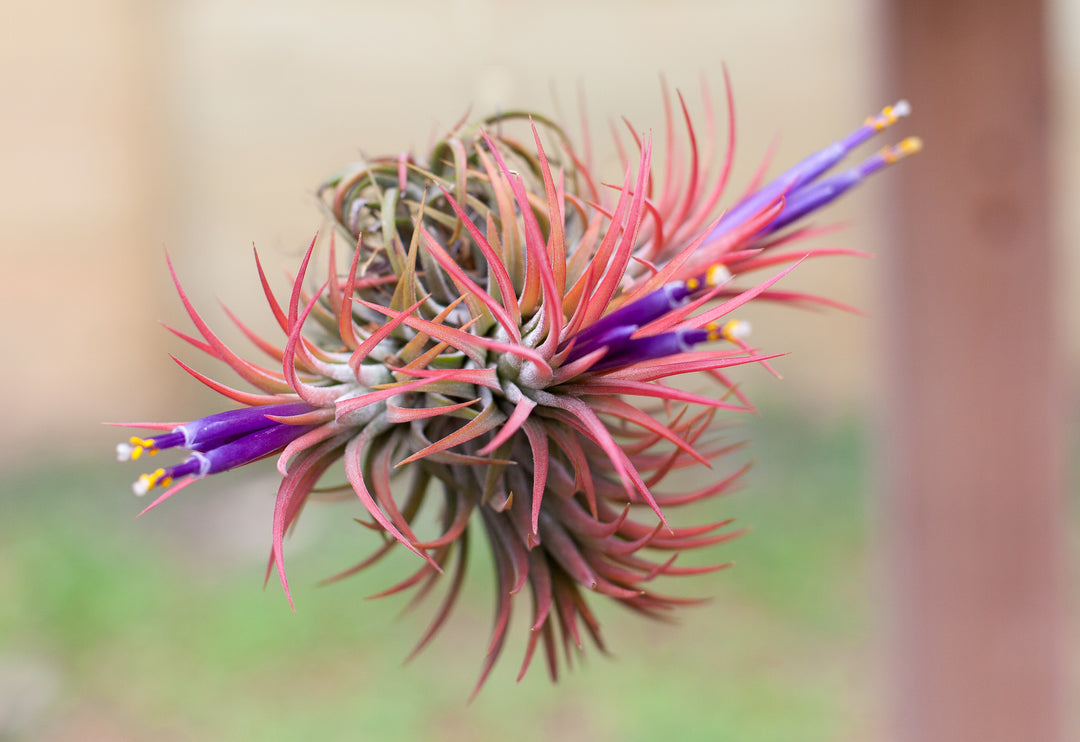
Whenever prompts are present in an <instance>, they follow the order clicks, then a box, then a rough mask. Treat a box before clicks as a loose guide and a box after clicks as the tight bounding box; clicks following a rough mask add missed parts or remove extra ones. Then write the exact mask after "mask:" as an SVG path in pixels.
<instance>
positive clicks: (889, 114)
mask: <svg viewBox="0 0 1080 742" xmlns="http://www.w3.org/2000/svg"><path fill="white" fill-rule="evenodd" d="M909 113H911V105H910V104H909V103H908V102H907V101H906V100H901V101H897V102H896V103H894V104H893V105H891V106H885V107H884V108H882V109H881V113H879V114H878V115H877V116H871V117H870V118H868V119H866V126H872V127H874V129H876V130H877V131H881V130H882V129H884V128H886V127H889V126H892V125H893V124H895V123H896V122H897V121H899V120H900V119H901V118H903V117H904V116H907V115H908V114H909Z"/></svg>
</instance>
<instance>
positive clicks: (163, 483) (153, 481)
mask: <svg viewBox="0 0 1080 742" xmlns="http://www.w3.org/2000/svg"><path fill="white" fill-rule="evenodd" d="M316 409H317V408H315V407H313V406H312V405H309V404H307V403H306V402H295V403H289V404H279V405H263V406H259V407H250V408H245V409H239V410H229V411H227V412H219V413H218V414H216V415H210V416H208V417H203V418H199V419H198V420H192V421H191V422H189V423H185V424H183V425H178V426H177V427H175V428H173V429H172V431H170V432H168V433H165V434H164V435H158V436H154V437H153V438H139V437H137V436H132V437H131V438H130V439H129V441H128V443H121V444H119V445H117V447H116V455H117V459H119V460H120V461H127V460H128V459H138V458H139V457H140V456H142V454H143V453H147V454H149V455H150V456H153V455H155V454H156V453H157V452H158V451H162V450H165V449H168V448H176V447H183V448H186V449H188V450H189V451H191V452H192V453H191V455H190V456H188V457H187V458H186V459H184V460H183V461H182V462H180V463H179V464H177V465H176V466H171V467H162V468H158V469H157V470H155V471H153V472H151V473H150V474H143V475H142V476H140V477H139V478H138V480H136V482H135V484H134V485H133V489H134V490H135V494H137V495H144V494H146V493H147V492H148V491H149V490H150V489H151V488H153V487H155V486H160V487H168V486H169V484H171V483H172V481H173V480H175V479H177V478H179V477H184V476H194V477H205V476H207V475H209V474H217V473H219V472H223V471H228V470H229V469H235V468H236V467H238V466H243V465H244V464H249V463H251V462H252V461H255V460H256V459H261V458H262V457H263V456H266V455H268V454H271V453H274V452H275V451H278V450H280V449H282V448H284V447H285V446H287V445H288V444H289V443H291V442H292V441H294V440H296V439H297V438H299V437H300V436H301V435H303V434H304V433H306V432H308V431H309V430H312V429H313V428H314V427H316V426H315V425H305V424H292V423H287V422H278V421H275V420H271V419H270V416H271V415H273V416H275V417H294V416H297V415H304V414H306V413H309V412H313V411H315V410H316Z"/></svg>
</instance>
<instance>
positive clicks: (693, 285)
mask: <svg viewBox="0 0 1080 742" xmlns="http://www.w3.org/2000/svg"><path fill="white" fill-rule="evenodd" d="M700 285H701V281H699V280H697V279H696V278H691V279H689V280H688V281H687V282H686V288H688V289H690V290H691V291H696V290H697V287H698V286H700Z"/></svg>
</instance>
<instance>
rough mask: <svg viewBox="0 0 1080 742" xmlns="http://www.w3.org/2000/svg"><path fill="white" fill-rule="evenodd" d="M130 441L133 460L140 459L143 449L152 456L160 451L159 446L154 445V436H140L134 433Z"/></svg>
mask: <svg viewBox="0 0 1080 742" xmlns="http://www.w3.org/2000/svg"><path fill="white" fill-rule="evenodd" d="M128 442H129V443H130V444H131V460H132V461H138V459H139V457H140V456H142V455H143V451H146V452H147V453H148V454H150V455H151V456H153V455H155V454H156V453H157V452H158V450H157V448H155V446H154V439H153V438H139V437H137V436H134V435H133V436H131V438H130V439H129V440H128Z"/></svg>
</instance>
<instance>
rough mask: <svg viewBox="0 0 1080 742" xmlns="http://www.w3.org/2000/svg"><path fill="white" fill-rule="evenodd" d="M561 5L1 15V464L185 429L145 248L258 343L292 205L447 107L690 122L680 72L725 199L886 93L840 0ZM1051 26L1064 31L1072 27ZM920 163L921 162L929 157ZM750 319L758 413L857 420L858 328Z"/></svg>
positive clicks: (167, 8)
mask: <svg viewBox="0 0 1080 742" xmlns="http://www.w3.org/2000/svg"><path fill="white" fill-rule="evenodd" d="M582 6H584V7H578V4H576V3H570V2H547V3H529V4H525V3H520V4H518V3H509V2H480V1H479V0H475V1H474V0H458V1H457V2H449V3H447V2H431V1H430V0H414V2H411V3H399V4H392V3H356V2H352V3H346V2H331V1H330V0H310V1H309V2H305V3H300V2H284V1H281V0H279V1H278V2H264V3H258V4H254V3H248V2H240V1H239V0H218V1H216V2H215V1H213V0H184V1H180V2H174V3H140V2H135V1H134V0H130V1H128V2H124V1H123V0H100V1H99V2H96V3H93V4H88V3H80V2H74V1H73V0H62V1H60V2H56V3H52V4H50V5H49V6H48V7H47V8H46V7H45V6H42V7H41V8H39V9H37V10H31V9H30V8H31V6H30V5H29V4H27V5H26V6H25V8H24V9H22V10H14V9H13V10H11V11H10V12H12V13H15V14H16V15H17V16H18V17H17V18H15V19H14V21H15V22H13V23H5V24H4V26H5V28H4V29H3V30H2V31H0V34H3V37H4V38H3V43H0V85H2V86H3V87H2V89H3V91H4V100H5V103H4V113H3V115H2V116H0V162H2V163H3V165H2V172H0V256H2V260H3V272H4V276H5V291H4V292H3V293H2V294H0V302H2V303H3V306H2V309H3V312H4V316H5V318H6V319H7V321H6V322H5V323H4V324H3V326H2V329H0V333H2V335H0V338H2V342H3V347H4V349H5V351H4V357H5V361H4V363H3V364H2V365H0V369H2V370H0V374H2V376H0V380H2V381H3V386H4V389H5V390H6V392H7V393H6V394H5V395H4V401H3V409H2V411H0V414H2V415H3V416H4V419H5V420H7V421H8V424H7V425H4V426H3V427H2V428H0V460H10V459H11V458H12V457H13V456H16V455H18V454H19V453H20V452H24V451H29V450H33V449H37V448H38V447H40V446H42V445H45V444H47V443H48V442H49V441H50V440H52V441H55V440H57V439H61V440H63V441H64V442H65V443H69V444H70V445H75V446H79V447H87V446H90V445H93V446H98V445H103V441H106V440H107V439H108V438H110V437H111V434H110V433H109V432H108V431H103V430H102V429H101V428H100V427H99V426H98V422H99V421H101V420H108V419H143V418H152V417H163V418H167V419H177V418H184V417H187V416H189V415H190V414H191V413H190V410H193V409H197V410H198V411H207V410H208V409H209V405H210V404H211V403H210V401H209V397H207V396H201V397H200V396H198V394H197V391H196V385H195V383H194V382H191V381H188V380H186V379H185V378H184V377H183V375H182V372H180V371H179V370H178V369H175V368H174V367H173V366H172V365H171V362H170V361H169V360H168V358H167V356H166V352H167V351H171V352H174V353H177V352H178V353H180V354H181V355H182V356H183V357H184V358H185V359H189V360H191V359H196V353H195V351H189V350H187V349H185V348H183V347H182V346H181V344H179V343H178V342H176V341H173V340H171V339H169V338H168V337H167V335H166V333H165V332H164V331H162V330H160V329H159V328H158V326H157V324H156V322H155V320H159V319H160V320H164V321H167V322H169V323H172V324H177V325H179V326H181V327H186V325H185V320H184V318H183V314H182V310H181V308H180V306H179V303H178V302H177V301H176V299H175V297H174V295H173V293H172V291H171V289H170V287H169V285H168V281H167V277H166V273H165V268H164V262H163V259H162V248H163V247H167V248H168V249H169V251H170V253H171V254H172V255H173V257H174V259H175V262H176V265H177V268H178V270H179V272H180V274H181V276H182V278H183V279H184V280H185V281H186V283H187V285H188V288H189V290H190V294H191V295H192V297H193V298H194V299H195V300H196V302H197V303H198V304H199V305H200V306H202V307H205V308H206V310H207V315H208V317H209V318H210V319H211V320H212V321H213V322H214V324H215V325H223V323H224V316H223V314H222V312H221V311H220V310H219V309H218V307H217V305H216V299H217V298H218V297H220V298H222V299H225V300H227V301H228V303H229V304H230V305H231V306H232V307H234V308H235V309H237V310H238V311H239V312H240V314H241V315H242V316H244V317H248V318H251V319H252V324H253V325H255V326H256V327H259V328H265V329H269V328H270V324H269V322H268V321H267V319H268V318H267V316H266V313H265V312H264V311H263V309H262V306H261V303H260V301H259V288H258V283H257V280H256V279H255V276H254V273H253V270H252V266H251V255H250V246H251V244H252V243H253V242H254V243H255V244H257V245H258V246H259V247H260V250H261V252H262V253H263V255H264V258H265V262H266V263H267V264H268V265H269V266H270V267H271V268H274V269H276V268H277V267H278V266H288V265H291V264H292V263H293V262H294V259H295V257H296V255H297V251H298V249H299V247H300V245H302V244H303V243H305V242H306V241H307V240H308V239H310V236H311V235H312V233H313V231H314V230H315V229H317V228H319V227H320V226H321V225H320V217H319V214H318V212H317V211H316V209H315V208H314V206H313V195H312V194H313V190H314V187H315V186H316V185H317V184H318V182H319V181H320V179H321V178H322V177H323V176H324V175H326V174H327V173H329V172H332V171H333V170H335V169H336V168H337V167H339V166H340V165H341V164H343V163H345V162H347V161H349V160H350V159H352V158H353V157H354V156H355V154H356V153H357V152H358V151H359V150H360V149H361V148H362V149H363V150H365V151H369V152H373V153H377V152H384V151H396V150H398V149H401V148H402V147H409V146H423V144H424V143H425V142H426V141H428V139H429V137H430V135H431V133H432V132H433V131H436V130H439V129H441V128H444V127H446V126H447V125H449V124H450V123H452V122H453V121H454V120H455V119H457V118H458V116H459V115H460V114H461V113H462V112H463V111H464V109H465V108H466V107H467V106H469V105H470V104H471V105H472V107H473V111H474V113H483V112H486V111H489V110H492V109H493V108H495V107H499V106H501V107H503V108H511V107H516V106H529V107H533V108H539V109H544V110H546V109H549V108H550V101H551V92H550V91H551V89H552V88H553V87H554V88H556V89H557V90H558V91H560V93H561V94H562V95H561V97H562V98H563V99H564V100H567V101H569V100H572V98H573V95H574V91H575V89H576V86H577V85H578V84H579V83H581V84H583V85H584V88H585V90H586V91H587V93H588V98H589V110H590V113H591V115H592V118H593V120H594V121H595V122H596V123H597V124H600V125H599V126H597V127H595V132H594V133H596V134H597V135H601V134H602V132H603V123H604V122H605V121H606V119H608V118H613V117H617V116H619V115H622V114H626V115H628V116H629V118H630V119H631V120H632V121H633V122H634V124H635V125H636V126H637V127H639V128H642V129H644V128H647V127H653V126H655V127H658V126H659V125H660V123H661V119H660V115H659V101H660V98H659V93H658V90H659V88H658V83H657V75H658V73H660V72H663V73H664V74H665V75H666V76H667V79H668V80H669V81H671V82H672V83H673V84H675V85H678V86H679V87H681V88H683V89H684V90H686V91H687V93H688V94H689V98H690V100H691V101H692V102H696V101H697V100H698V93H697V90H698V80H699V74H700V73H702V72H704V73H705V74H706V75H707V76H708V79H709V81H710V83H711V85H710V87H711V89H712V90H713V92H714V93H717V94H718V93H719V92H720V90H721V74H720V71H719V70H720V65H721V63H723V62H726V63H727V64H728V66H729V68H730V70H731V73H732V77H733V80H734V84H735V90H736V95H737V103H738V113H739V119H738V121H739V125H740V130H739V138H740V142H739V148H738V157H737V161H736V164H737V169H736V180H735V182H736V184H737V185H738V184H739V183H740V182H742V181H745V178H746V177H747V176H748V174H749V172H750V170H751V169H752V168H753V166H754V165H756V163H757V162H758V160H759V158H760V156H761V155H762V154H763V153H764V151H765V149H766V148H767V146H768V143H769V142H770V141H771V140H772V138H773V137H774V136H775V135H778V134H782V136H783V138H782V140H781V141H780V148H779V154H778V159H777V163H778V164H783V163H784V162H790V161H791V160H793V159H795V158H797V157H799V156H801V155H802V154H803V153H805V152H806V151H808V150H810V149H811V148H814V147H817V146H820V145H822V144H825V143H827V142H829V141H831V140H832V139H833V138H835V137H838V136H840V135H842V134H843V133H845V132H846V130H847V129H848V128H849V127H850V126H852V125H854V124H857V123H858V122H859V121H861V119H862V118H863V117H864V116H865V115H866V114H867V113H869V112H871V110H873V109H875V108H876V107H877V106H878V105H880V104H881V103H885V102H891V100H892V99H894V98H896V97H899V96H900V95H901V94H902V93H903V91H891V90H890V91H876V90H875V89H874V76H873V69H874V65H875V61H874V60H873V54H874V48H873V45H872V43H871V40H872V38H873V33H871V28H870V27H871V24H872V16H871V15H870V13H869V11H868V10H867V4H864V3H860V2H857V0H828V2H814V3H807V2H798V1H797V0H774V1H772V2H706V1H704V0H701V1H698V2H691V1H689V0H683V1H679V0H674V1H672V2H664V3H657V2H645V1H644V0H638V1H637V2H627V1H625V0H624V1H623V2H600V3H592V4H588V5H585V4H582ZM1059 15H1060V17H1061V18H1063V19H1065V21H1066V22H1068V23H1072V27H1074V28H1077V29H1080V18H1078V15H1080V14H1078V13H1077V12H1076V8H1075V6H1074V5H1070V6H1067V7H1066V6H1062V8H1060V13H1059ZM1058 38H1059V39H1060V43H1059V48H1058V52H1057V57H1056V59H1057V60H1058V64H1057V66H1056V68H1055V69H1056V73H1057V75H1058V78H1057V86H1058V89H1059V90H1062V91H1064V92H1067V93H1069V95H1068V96H1066V97H1065V98H1064V99H1063V101H1064V102H1063V104H1062V106H1061V108H1060V111H1059V113H1060V114H1061V119H1060V120H1061V122H1062V124H1061V126H1060V127H1059V128H1060V130H1061V132H1062V137H1061V143H1062V151H1063V154H1064V155H1065V156H1063V159H1062V162H1063V164H1065V165H1066V167H1064V168H1063V169H1062V174H1061V180H1062V182H1063V183H1064V184H1065V185H1066V186H1067V187H1068V188H1069V193H1072V194H1076V193H1077V192H1080V175H1078V173H1080V167H1077V152H1078V141H1080V137H1078V136H1077V135H1076V134H1074V133H1070V132H1076V131H1080V126H1075V125H1070V123H1069V122H1072V124H1076V123H1077V122H1078V121H1080V111H1078V105H1077V100H1078V96H1077V91H1078V90H1080V75H1078V72H1077V70H1078V67H1080V62H1078V55H1077V51H1076V46H1075V44H1072V43H1070V42H1069V41H1068V39H1069V38H1070V37H1068V36H1067V34H1065V33H1063V32H1059V34H1058ZM1071 38H1076V35H1075V34H1073V36H1072V37H1071ZM913 103H914V104H915V111H916V118H915V119H914V121H913V123H912V124H911V126H910V127H909V130H910V131H915V130H917V128H918V124H917V122H918V118H917V113H918V101H913ZM568 107H569V106H568ZM570 108H571V110H572V107H570ZM601 138H602V137H601ZM928 145H929V146H928V150H927V152H926V153H925V154H924V155H922V156H923V157H932V156H933V151H934V148H935V147H947V146H950V143H947V142H930V143H928ZM904 166H905V167H908V166H910V167H918V164H917V161H915V162H913V163H905V165H904ZM867 191H868V192H866V193H861V194H857V195H855V196H853V197H850V198H849V199H847V200H846V201H844V202H843V203H842V204H841V205H840V206H839V207H837V208H835V209H834V210H833V211H832V213H831V216H832V217H833V218H835V219H837V220H848V219H855V218H857V219H858V222H859V224H858V226H856V227H855V228H853V229H851V230H849V231H848V232H845V233H842V234H841V235H839V236H838V237H836V238H834V239H832V240H831V241H830V243H829V244H838V245H842V246H845V247H858V248H866V249H870V250H874V249H875V240H874V234H873V218H872V213H873V210H874V207H873V191H874V186H873V185H871V186H870V187H869V188H868V189H867ZM1075 201H1076V199H1073V200H1072V202H1075ZM1065 211H1066V212H1067V213H1066V216H1065V217H1063V222H1062V223H1063V229H1064V227H1068V228H1069V231H1070V233H1073V234H1075V233H1076V232H1077V231H1078V229H1080V224H1078V223H1077V222H1076V220H1077V218H1078V217H1077V216H1076V214H1077V213H1080V210H1075V209H1066V210H1065ZM912 218H917V215H912ZM823 244H825V243H823ZM1071 265H1072V269H1071V271H1072V273H1073V274H1075V273H1076V262H1075V261H1073V263H1071ZM874 270H876V268H875V266H874V265H873V264H872V263H868V262H866V261H857V260H845V259H840V260H835V259H834V260H832V261H830V262H823V263H821V264H819V265H817V266H806V267H805V269H800V271H799V272H800V275H799V277H798V279H797V280H793V281H791V283H790V284H789V285H790V286H793V287H794V286H799V287H802V288H811V289H813V290H816V291H820V292H822V293H827V294H829V295H831V296H834V297H836V298H839V299H840V300H842V301H846V302H850V303H853V304H856V305H859V306H862V307H866V308H868V309H869V310H871V311H872V310H873V307H874V298H873V296H872V286H873V277H874ZM272 275H274V274H273V273H272ZM277 275H280V274H277ZM1076 285H1077V282H1076V281H1073V282H1072V283H1071V284H1070V286H1072V287H1075V286H1076ZM1073 303H1074V302H1073ZM754 319H755V320H756V336H755V337H756V340H757V341H758V342H759V343H760V344H761V345H763V346H764V347H766V348H768V349H770V350H791V351H792V352H793V354H792V356H790V357H788V358H786V359H783V360H782V361H781V363H780V364H779V365H780V366H781V367H782V369H783V370H785V371H786V376H787V380H786V381H785V383H784V384H782V385H780V384H776V383H772V382H769V381H768V380H767V379H764V378H761V377H763V374H751V376H753V377H759V381H757V382H752V385H753V386H755V387H757V391H759V392H763V393H765V394H766V395H772V396H777V397H782V398H784V399H786V400H789V401H799V402H800V403H803V404H806V405H808V406H811V407H813V408H816V409H821V410H835V409H850V408H852V407H853V406H855V405H858V404H861V403H862V402H863V401H865V398H866V395H867V394H868V390H869V389H870V388H871V385H870V384H868V383H867V372H868V369H869V368H870V363H869V360H868V359H867V358H865V353H864V349H865V348H866V347H867V346H869V345H870V343H868V333H869V332H870V331H871V328H872V323H869V322H867V321H865V320H862V319H858V318H855V317H850V316H845V315H842V314H839V313H829V314H824V315H819V314H793V313H791V312H775V311H770V312H768V313H763V314H761V315H759V316H755V317H754ZM1070 329H1071V330H1073V331H1075V330H1076V325H1075V324H1073V325H1071V326H1070ZM225 334H226V336H227V337H230V338H235V337H236V336H237V334H236V333H235V332H226V333H225ZM1074 335H1075V332H1074ZM200 367H201V368H205V369H209V370H214V371H216V370H217V369H215V368H214V365H213V364H212V363H210V362H206V363H204V364H202V365H201V366H200ZM193 400H194V401H193ZM200 405H201V406H200Z"/></svg>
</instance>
